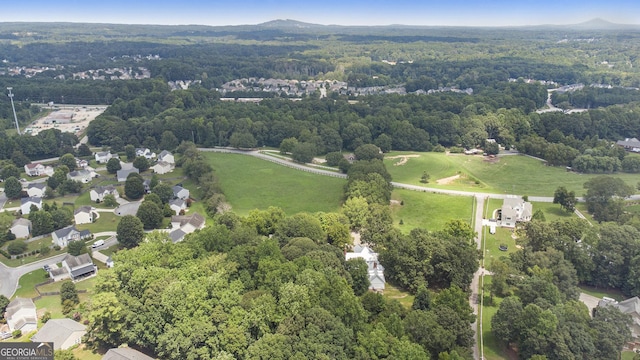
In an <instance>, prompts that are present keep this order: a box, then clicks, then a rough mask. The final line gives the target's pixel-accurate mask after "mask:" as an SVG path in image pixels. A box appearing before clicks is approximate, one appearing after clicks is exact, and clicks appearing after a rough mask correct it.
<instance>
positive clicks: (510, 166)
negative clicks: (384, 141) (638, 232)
mask: <svg viewBox="0 0 640 360" xmlns="http://www.w3.org/2000/svg"><path fill="white" fill-rule="evenodd" d="M399 155H418V156H417V157H407V161H406V163H404V164H403V165H394V164H395V163H399V162H400V161H401V159H399V158H394V159H390V158H391V157H397V156H399ZM384 162H385V164H386V165H387V170H388V171H389V173H390V174H391V176H392V177H393V181H396V182H401V183H407V184H413V185H423V186H424V185H426V186H429V187H434V188H442V189H452V190H463V191H474V192H488V193H504V194H507V193H508V194H520V195H529V196H553V192H554V191H555V190H556V188H557V187H558V186H560V185H562V186H564V187H566V188H567V189H568V190H570V191H575V192H576V196H582V195H583V194H584V188H583V184H584V183H585V182H586V181H587V180H589V179H591V178H592V177H595V176H599V175H596V174H578V173H574V172H567V171H566V170H565V168H563V167H553V166H545V165H544V164H543V163H542V162H540V161H539V160H536V159H532V158H529V157H526V156H518V155H510V156H500V157H498V158H496V159H493V160H489V159H488V158H486V157H483V156H479V155H474V156H471V155H463V154H450V155H447V154H444V153H418V152H392V153H390V154H388V155H387V156H386V157H385V160H384ZM424 172H426V173H427V174H429V176H430V180H429V183H428V184H423V183H421V182H420V179H421V176H422V174H423V173H424ZM613 176H615V177H619V178H621V179H623V180H624V181H625V182H626V183H627V184H629V185H631V186H633V187H634V188H635V187H636V185H637V183H638V175H637V174H624V173H617V174H613ZM445 178H448V179H447V180H446V181H440V184H439V183H438V180H444V179H445Z"/></svg>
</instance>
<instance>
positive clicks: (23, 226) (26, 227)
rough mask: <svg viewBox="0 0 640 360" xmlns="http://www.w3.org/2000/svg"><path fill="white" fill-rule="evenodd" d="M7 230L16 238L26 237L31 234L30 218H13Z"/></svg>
mask: <svg viewBox="0 0 640 360" xmlns="http://www.w3.org/2000/svg"><path fill="white" fill-rule="evenodd" d="M9 231H11V233H13V235H15V236H16V238H17V239H24V238H28V237H29V234H31V220H29V219H25V218H20V219H15V220H13V223H11V227H10V228H9Z"/></svg>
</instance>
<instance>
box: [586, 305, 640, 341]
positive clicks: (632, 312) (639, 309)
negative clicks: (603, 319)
mask: <svg viewBox="0 0 640 360" xmlns="http://www.w3.org/2000/svg"><path fill="white" fill-rule="evenodd" d="M603 306H613V307H616V308H618V310H620V312H622V313H623V314H628V315H629V316H631V324H630V326H629V330H631V338H632V342H631V343H630V344H629V347H630V348H632V349H633V350H635V349H640V299H639V298H638V297H637V296H634V297H632V298H630V299H627V300H623V301H620V302H618V301H616V300H614V299H612V298H608V297H603V298H602V300H600V301H599V302H598V307H603ZM594 310H595V311H596V312H597V311H598V308H596V309H594Z"/></svg>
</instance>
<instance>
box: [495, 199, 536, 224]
mask: <svg viewBox="0 0 640 360" xmlns="http://www.w3.org/2000/svg"><path fill="white" fill-rule="evenodd" d="M531 216H533V207H532V205H531V203H530V202H528V201H524V200H523V199H522V198H521V197H516V196H510V197H507V198H505V199H504V201H503V203H502V207H501V208H500V225H501V226H503V227H508V228H515V227H516V224H517V223H519V222H527V221H530V220H531Z"/></svg>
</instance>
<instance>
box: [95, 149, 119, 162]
mask: <svg viewBox="0 0 640 360" xmlns="http://www.w3.org/2000/svg"><path fill="white" fill-rule="evenodd" d="M93 157H94V158H95V159H96V162H97V163H98V164H106V163H107V162H108V161H109V160H110V159H111V158H112V157H114V156H113V155H111V152H110V151H100V152H97V153H95V154H94V155H93Z"/></svg>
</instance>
